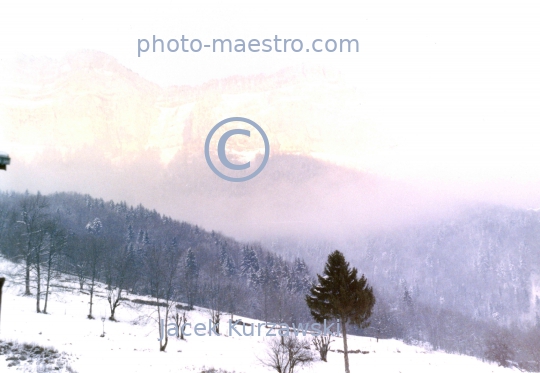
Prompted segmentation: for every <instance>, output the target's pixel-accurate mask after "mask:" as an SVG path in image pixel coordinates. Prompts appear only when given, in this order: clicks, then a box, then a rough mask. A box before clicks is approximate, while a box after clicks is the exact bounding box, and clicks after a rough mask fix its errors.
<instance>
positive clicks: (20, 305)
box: [0, 260, 510, 373]
mask: <svg viewBox="0 0 540 373" xmlns="http://www.w3.org/2000/svg"><path fill="white" fill-rule="evenodd" d="M14 268H15V265H14V264H13V263H11V262H8V261H5V260H1V261H0V276H5V277H6V284H5V285H4V295H3V300H2V318H1V329H0V340H1V342H0V353H2V355H0V371H1V372H10V371H13V372H15V371H29V372H49V371H67V372H78V373H84V372H89V373H90V372H91V373H94V372H154V371H159V372H197V373H199V372H228V373H231V372H237V373H239V372H245V373H248V372H249V373H257V372H261V373H262V372H271V371H272V370H271V369H270V368H268V367H265V366H264V365H263V364H262V363H261V359H262V360H264V359H265V356H266V353H267V351H268V346H267V343H268V341H269V340H270V338H276V337H265V336H261V337H248V336H237V335H235V336H228V335H227V334H228V329H229V327H228V319H229V317H230V316H229V315H226V316H225V317H224V319H225V324H222V327H221V333H222V335H221V336H215V335H213V336H208V335H204V336H195V335H193V330H191V333H192V336H190V337H186V340H180V339H177V338H176V337H171V339H170V340H169V345H168V346H167V350H166V352H159V344H158V341H157V338H158V329H157V322H156V307H154V306H150V305H143V304H139V303H134V302H133V300H135V299H139V300H146V301H150V299H149V298H147V297H142V296H139V295H134V294H129V295H128V296H127V298H128V299H130V301H125V303H124V304H123V305H122V306H120V308H119V309H118V311H117V316H116V318H117V320H118V322H112V321H109V320H108V319H106V318H107V317H108V316H109V315H108V303H107V300H106V298H105V294H106V292H105V291H104V285H101V284H100V285H99V286H98V290H97V293H96V297H95V304H94V315H95V316H96V319H94V320H88V319H87V318H86V315H87V313H88V295H87V294H84V293H82V292H81V291H79V289H78V286H79V285H78V283H77V281H76V279H75V278H70V277H69V276H63V277H62V278H61V279H59V280H58V281H57V282H56V287H55V288H54V292H53V293H52V296H51V297H52V298H51V299H50V303H49V307H48V312H49V314H37V313H36V312H35V298H34V297H24V296H22V293H23V287H22V286H20V285H17V284H16V279H15V277H14V275H13V274H14ZM84 292H85V293H86V291H84ZM187 314H188V316H187V317H188V322H190V323H192V325H194V324H195V323H198V322H201V323H205V324H208V319H209V318H210V316H209V312H208V311H207V310H205V309H199V308H196V309H195V310H193V311H189V312H188V313H187ZM102 317H104V318H105V319H106V320H105V322H104V323H103V322H102V320H101V318H102ZM235 319H237V317H236V316H235ZM244 321H248V322H251V321H252V320H249V319H244ZM306 321H309V320H306ZM255 322H257V321H256V320H255ZM223 325H224V326H225V327H224V326H223ZM103 327H104V330H105V335H104V337H100V335H102V333H103ZM187 330H188V332H189V329H187ZM6 342H12V343H11V344H7V343H6ZM36 345H37V346H36ZM13 347H16V348H18V350H17V351H18V352H17V351H15V349H14V348H13ZM40 347H43V348H45V349H41V348H40ZM342 348H343V346H342V341H341V339H340V338H336V341H335V342H334V343H332V345H331V349H332V350H334V351H332V352H330V353H329V355H328V362H326V363H325V362H322V361H319V360H318V359H317V360H316V361H315V362H314V363H313V364H312V365H310V366H308V367H305V368H298V369H297V370H295V371H298V372H314V373H315V372H318V373H319V372H320V373H322V372H342V371H344V368H343V355H342V354H341V353H338V352H336V350H337V349H342ZM349 349H350V350H361V351H363V352H364V353H362V354H359V353H353V354H351V355H350V361H351V372H396V373H397V372H402V373H405V372H414V373H419V372H475V373H477V372H478V373H481V372H505V371H508V372H509V371H510V369H504V368H500V367H497V366H496V365H494V364H489V363H483V362H482V361H480V360H478V359H475V358H472V357H468V356H458V355H450V354H445V353H442V352H436V351H430V349H429V348H425V347H419V346H409V345H405V344H404V343H402V342H400V341H396V340H380V341H379V342H378V343H377V342H376V340H375V339H372V338H363V337H362V338H361V337H350V339H349ZM23 350H26V351H27V352H22V351H23ZM54 350H56V352H55V351H54ZM36 351H37V352H36ZM314 352H315V351H314ZM365 352H368V353H365ZM38 356H39V358H38ZM47 361H48V362H49V363H47ZM10 365H11V367H9V366H10ZM38 366H39V367H38ZM211 368H214V369H215V370H212V369H211ZM220 369H221V370H220Z"/></svg>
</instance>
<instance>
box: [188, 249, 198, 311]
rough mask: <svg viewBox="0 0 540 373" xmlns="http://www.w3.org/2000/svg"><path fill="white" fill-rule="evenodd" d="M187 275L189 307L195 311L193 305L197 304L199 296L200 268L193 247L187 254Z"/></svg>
mask: <svg viewBox="0 0 540 373" xmlns="http://www.w3.org/2000/svg"><path fill="white" fill-rule="evenodd" d="M185 275H186V290H187V294H186V295H187V301H188V306H189V308H190V309H193V304H194V303H195V296H196V294H197V287H198V282H197V280H198V278H199V266H198V264H197V258H196V257H195V253H194V252H193V250H192V249H191V247H190V248H189V249H188V251H187V253H186V262H185Z"/></svg>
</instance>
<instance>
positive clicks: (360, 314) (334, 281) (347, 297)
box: [306, 250, 375, 373]
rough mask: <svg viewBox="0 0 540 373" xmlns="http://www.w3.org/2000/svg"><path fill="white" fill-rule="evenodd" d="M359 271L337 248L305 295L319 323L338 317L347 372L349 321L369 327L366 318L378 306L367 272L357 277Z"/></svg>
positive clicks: (346, 371)
mask: <svg viewBox="0 0 540 373" xmlns="http://www.w3.org/2000/svg"><path fill="white" fill-rule="evenodd" d="M357 273H358V270H357V269H356V268H354V267H353V268H352V269H351V268H350V267H349V263H348V262H347V261H345V257H344V256H343V254H342V253H341V252H339V251H337V250H336V251H334V252H333V253H331V254H330V255H329V256H328V260H327V262H326V265H325V267H324V272H323V276H321V275H317V278H318V284H315V285H314V286H312V288H311V290H310V294H309V295H307V296H306V302H307V305H308V307H309V309H310V311H311V315H312V316H313V318H314V319H315V320H316V321H317V322H320V323H322V322H324V320H329V319H337V320H339V322H340V326H341V334H342V335H343V351H344V354H343V355H344V358H345V373H350V370H349V354H348V349H347V323H350V324H353V325H358V326H359V327H367V326H368V325H369V323H368V322H367V320H368V319H369V317H370V316H371V310H372V309H373V306H374V305H375V296H374V295H373V288H372V287H370V286H368V284H367V279H366V278H365V277H364V275H362V276H361V277H360V278H358V277H357Z"/></svg>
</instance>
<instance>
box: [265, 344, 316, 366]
mask: <svg viewBox="0 0 540 373" xmlns="http://www.w3.org/2000/svg"><path fill="white" fill-rule="evenodd" d="M313 360H314V357H313V353H312V352H311V350H310V349H309V342H308V341H307V340H300V339H298V338H296V337H294V336H286V337H285V338H284V339H283V342H282V341H281V340H280V339H271V340H270V342H269V349H268V355H267V356H266V358H265V359H263V360H260V361H261V362H262V363H263V364H264V365H266V366H268V367H271V368H273V369H274V370H276V371H277V372H278V373H294V369H295V368H296V367H298V366H301V365H307V364H310V363H311V362H312V361H313Z"/></svg>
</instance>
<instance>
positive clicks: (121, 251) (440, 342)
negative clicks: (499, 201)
mask: <svg viewBox="0 0 540 373" xmlns="http://www.w3.org/2000/svg"><path fill="white" fill-rule="evenodd" d="M282 246H286V247H287V250H284V249H283V248H282ZM267 247H272V250H273V251H272V252H270V251H268V250H266V249H264V247H263V246H262V245H261V244H259V243H254V242H238V241H236V240H234V239H232V238H229V237H226V236H224V235H222V234H220V233H216V232H213V231H212V232H208V231H205V230H203V229H201V228H200V227H198V226H196V225H192V224H188V223H186V222H179V221H176V220H173V219H171V218H170V217H168V216H164V215H162V214H159V213H158V212H157V211H155V210H149V209H146V208H144V207H143V206H142V205H139V206H128V205H127V204H126V203H125V202H113V201H104V200H102V199H96V198H91V197H90V196H88V195H80V194H75V193H56V194H52V195H47V196H44V195H41V194H30V193H25V194H20V193H0V254H1V255H2V256H4V257H6V258H7V259H10V260H12V261H15V262H17V263H18V268H20V273H19V274H18V277H17V279H16V280H17V281H19V282H20V284H22V285H23V286H24V289H25V294H26V296H31V297H34V299H35V300H36V302H35V304H36V311H37V312H43V313H54V312H55V310H54V309H52V308H51V306H50V305H49V304H48V299H49V295H50V293H51V292H57V291H60V289H59V288H57V287H55V286H54V281H52V280H53V279H55V278H56V277H57V276H58V275H59V274H70V275H73V276H74V277H75V278H76V279H77V280H78V285H79V288H80V290H81V291H82V292H84V293H85V294H88V298H89V309H88V315H81V317H86V316H88V317H94V315H93V312H94V310H93V309H92V303H93V296H94V292H93V289H94V287H95V286H96V284H97V283H98V282H100V283H103V284H105V285H106V287H107V297H108V299H107V300H108V302H109V314H108V317H109V318H110V319H111V320H114V319H115V317H116V316H117V315H119V314H120V313H121V312H122V305H123V302H124V301H125V300H124V299H125V298H126V297H128V296H129V295H137V294H140V295H150V296H154V297H156V294H157V298H162V297H164V294H165V295H166V294H167V291H168V288H167V287H166V286H165V284H164V283H161V284H156V283H155V282H153V280H152V276H153V275H155V273H153V272H152V271H150V263H151V261H150V257H149V254H151V253H152V252H154V251H157V252H162V253H164V254H163V255H169V254H171V253H175V256H174V257H175V261H174V262H176V259H178V260H177V266H175V267H174V270H175V271H174V273H171V272H169V274H170V276H169V277H170V283H171V285H172V287H171V288H170V289H173V290H174V292H170V293H169V294H170V295H167V296H165V298H167V297H170V301H171V302H170V304H172V303H173V302H182V303H185V304H187V305H188V306H187V307H188V308H189V307H193V306H200V307H204V308H207V309H208V310H209V317H210V318H212V320H214V321H217V320H220V321H221V322H223V321H225V320H226V317H230V318H231V319H234V318H235V315H236V316H238V315H240V316H244V317H252V318H256V319H260V320H267V321H269V322H276V323H281V322H285V323H288V324H292V323H295V324H298V323H299V322H302V323H304V322H306V321H308V320H311V319H312V315H311V314H310V311H309V308H308V307H307V304H306V302H305V295H306V294H307V293H308V292H309V289H310V288H311V286H312V285H313V283H314V278H313V273H314V272H315V271H316V270H317V269H319V268H321V267H322V264H323V263H322V261H323V260H324V258H326V256H327V255H328V254H329V253H330V252H331V251H333V250H334V249H340V251H342V252H343V253H344V254H345V255H346V256H347V258H348V259H349V260H350V263H351V265H353V266H355V267H356V268H358V270H359V271H360V272H361V273H364V274H365V276H366V277H367V278H369V279H370V285H372V286H373V293H374V296H375V298H376V299H377V302H376V304H375V306H374V307H373V310H372V314H371V317H370V319H369V323H370V325H369V327H368V328H366V329H362V328H358V327H355V326H354V325H350V327H349V328H348V330H347V331H348V333H350V334H357V335H365V336H371V337H373V338H376V339H377V340H378V339H379V338H398V339H401V340H404V341H406V342H407V343H412V344H416V343H424V342H428V343H429V345H430V346H431V348H433V349H441V350H445V351H448V352H456V353H462V354H468V355H474V356H477V357H480V358H485V359H490V360H494V361H497V359H498V360H499V361H498V363H500V364H508V365H512V364H519V365H520V367H522V368H524V369H537V367H538V366H540V355H539V354H538V350H539V349H540V334H539V332H538V330H540V300H538V299H539V298H538V296H540V292H538V291H537V289H538V288H540V280H539V278H540V276H538V268H540V254H539V253H540V213H539V212H537V211H522V210H512V209H508V208H502V207H482V208H477V209H472V210H468V211H466V212H464V213H463V214H461V215H460V216H457V217H456V218H455V219H453V220H447V221H438V222H430V223H427V224H426V225H424V226H413V227H404V228H402V229H399V230H392V231H388V232H379V233H373V234H370V235H363V236H360V235H359V237H358V239H357V240H349V241H347V242H345V243H344V242H340V241H336V242H335V243H329V242H315V243H309V244H306V243H304V244H303V245H298V244H297V243H295V242H279V241H276V242H273V243H272V245H271V246H270V245H268V246H267ZM287 251H289V252H287ZM165 253H169V254H165ZM154 258H155V257H154ZM166 262H167V263H168V262H169V261H166ZM158 267H160V268H159V270H164V269H165V268H166V267H162V266H158ZM161 267H162V268H161ZM309 267H311V268H314V269H315V271H310V268H309ZM154 268H155V266H154ZM156 270H157V269H156ZM154 277H155V276H154ZM165 277H166V276H165ZM535 291H537V293H535ZM157 298H156V299H157ZM160 302H162V301H160ZM170 304H169V305H170ZM168 309H169V308H163V309H162V311H163V312H164V314H166V313H167V310H168ZM160 312H161V310H160ZM166 316H168V317H170V318H174V317H175V316H176V310H170V309H169V312H168V315H166ZM180 317H181V315H178V319H179V318H180ZM501 335H502V336H509V337H508V339H507V342H505V343H501V341H500V338H499V339H497V338H496V337H497V336H501ZM497 351H502V353H498V352H497ZM501 356H502V358H501Z"/></svg>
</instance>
